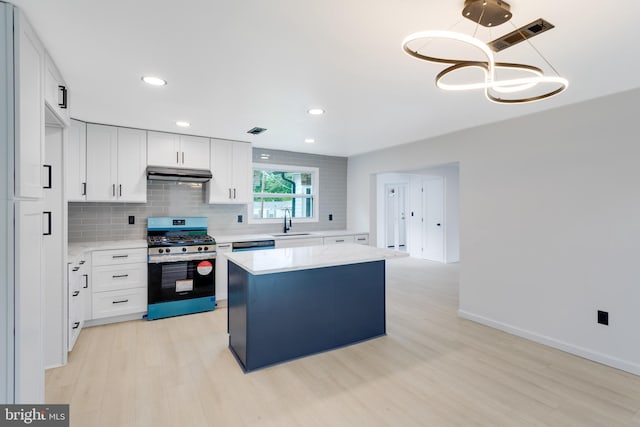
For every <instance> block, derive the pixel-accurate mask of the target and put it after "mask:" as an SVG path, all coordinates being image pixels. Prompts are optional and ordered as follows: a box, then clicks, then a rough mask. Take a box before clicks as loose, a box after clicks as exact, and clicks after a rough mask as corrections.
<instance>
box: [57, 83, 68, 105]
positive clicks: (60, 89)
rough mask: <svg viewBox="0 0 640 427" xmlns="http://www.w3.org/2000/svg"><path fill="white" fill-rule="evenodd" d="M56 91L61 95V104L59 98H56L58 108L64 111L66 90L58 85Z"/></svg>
mask: <svg viewBox="0 0 640 427" xmlns="http://www.w3.org/2000/svg"><path fill="white" fill-rule="evenodd" d="M58 90H59V91H60V94H62V102H60V98H58V107H60V108H64V109H66V108H67V88H66V87H64V86H62V85H60V86H58ZM58 96H59V95H58Z"/></svg>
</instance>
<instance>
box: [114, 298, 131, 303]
mask: <svg viewBox="0 0 640 427" xmlns="http://www.w3.org/2000/svg"><path fill="white" fill-rule="evenodd" d="M123 302H129V300H128V299H123V300H120V301H113V302H112V303H113V304H122V303H123Z"/></svg>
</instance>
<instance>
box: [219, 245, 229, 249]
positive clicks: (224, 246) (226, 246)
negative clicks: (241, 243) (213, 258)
mask: <svg viewBox="0 0 640 427" xmlns="http://www.w3.org/2000/svg"><path fill="white" fill-rule="evenodd" d="M230 247H231V245H218V249H226V248H230Z"/></svg>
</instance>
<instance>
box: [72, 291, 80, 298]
mask: <svg viewBox="0 0 640 427" xmlns="http://www.w3.org/2000/svg"><path fill="white" fill-rule="evenodd" d="M78 295H80V291H75V292H74V293H73V295H72V296H74V297H77V296H78Z"/></svg>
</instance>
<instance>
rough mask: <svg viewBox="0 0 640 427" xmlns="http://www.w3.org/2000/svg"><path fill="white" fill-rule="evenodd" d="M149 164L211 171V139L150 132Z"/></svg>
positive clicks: (148, 145) (148, 144) (148, 146)
mask: <svg viewBox="0 0 640 427" xmlns="http://www.w3.org/2000/svg"><path fill="white" fill-rule="evenodd" d="M147 164H148V165H149V166H166V167H172V168H190V169H209V167H210V165H209V138H203V137H199V136H188V135H178V134H173V133H164V132H151V131H149V135H148V143H147Z"/></svg>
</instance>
